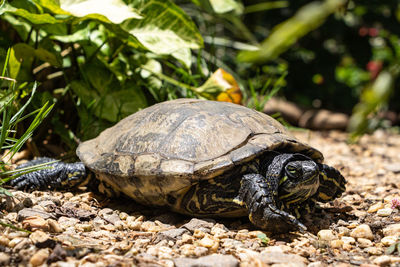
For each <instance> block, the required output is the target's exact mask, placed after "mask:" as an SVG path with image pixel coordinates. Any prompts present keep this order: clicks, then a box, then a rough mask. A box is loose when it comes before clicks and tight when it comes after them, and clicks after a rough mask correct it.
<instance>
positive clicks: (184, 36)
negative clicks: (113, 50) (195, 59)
mask: <svg viewBox="0 0 400 267" xmlns="http://www.w3.org/2000/svg"><path fill="white" fill-rule="evenodd" d="M143 2H144V4H143V5H142V6H141V8H139V10H140V12H141V14H143V15H144V19H142V20H132V21H130V23H128V24H127V25H124V28H125V29H126V30H127V31H129V33H131V34H132V35H133V36H134V37H136V38H137V39H138V40H139V42H140V43H142V44H143V46H145V47H146V48H147V49H149V50H150V51H151V52H153V53H155V54H161V55H162V54H164V55H165V54H172V53H174V52H177V51H179V50H181V49H188V48H190V49H199V48H201V47H202V46H203V39H202V37H201V35H200V33H199V31H198V29H197V27H196V25H195V24H194V23H193V21H192V20H191V19H190V18H189V17H188V16H187V15H186V14H185V13H184V12H183V10H182V9H180V8H179V7H178V6H176V5H175V4H174V3H172V2H171V1H169V0H163V1H161V0H146V1H143Z"/></svg>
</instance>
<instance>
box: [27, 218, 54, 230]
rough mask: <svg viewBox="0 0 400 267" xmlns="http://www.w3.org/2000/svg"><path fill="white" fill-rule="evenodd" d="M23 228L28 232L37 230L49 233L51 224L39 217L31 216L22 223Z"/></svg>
mask: <svg viewBox="0 0 400 267" xmlns="http://www.w3.org/2000/svg"><path fill="white" fill-rule="evenodd" d="M22 227H24V228H25V229H27V230H31V231H36V230H43V231H49V229H50V227H49V223H48V222H47V221H46V220H45V219H43V218H42V217H39V216H31V217H27V218H25V219H24V220H23V221H22Z"/></svg>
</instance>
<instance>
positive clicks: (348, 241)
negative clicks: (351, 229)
mask: <svg viewBox="0 0 400 267" xmlns="http://www.w3.org/2000/svg"><path fill="white" fill-rule="evenodd" d="M341 240H342V241H343V242H344V243H345V244H355V243H356V240H355V239H354V238H353V237H350V236H342V237H341Z"/></svg>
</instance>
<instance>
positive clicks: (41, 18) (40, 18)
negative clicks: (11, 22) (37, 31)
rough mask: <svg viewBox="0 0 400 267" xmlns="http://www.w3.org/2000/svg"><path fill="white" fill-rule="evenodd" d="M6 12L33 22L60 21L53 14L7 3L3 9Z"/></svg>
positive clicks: (48, 22) (50, 22) (52, 22)
mask: <svg viewBox="0 0 400 267" xmlns="http://www.w3.org/2000/svg"><path fill="white" fill-rule="evenodd" d="M3 11H4V12H6V13H10V14H13V15H15V16H18V17H22V18H24V19H26V20H28V21H29V22H31V23H32V24H55V23H60V21H59V20H57V19H56V18H54V17H53V16H51V15H50V14H35V13H31V12H29V11H27V10H26V9H22V8H15V7H13V6H11V5H9V4H6V5H5V6H4V9H3Z"/></svg>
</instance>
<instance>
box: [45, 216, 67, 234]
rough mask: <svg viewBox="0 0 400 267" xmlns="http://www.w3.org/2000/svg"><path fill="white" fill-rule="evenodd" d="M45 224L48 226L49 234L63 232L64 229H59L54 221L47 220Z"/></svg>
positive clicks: (58, 225)
mask: <svg viewBox="0 0 400 267" xmlns="http://www.w3.org/2000/svg"><path fill="white" fill-rule="evenodd" d="M47 223H48V224H49V227H50V232H52V233H62V232H64V229H63V228H62V227H61V225H60V224H59V223H58V222H57V221H56V220H53V219H47Z"/></svg>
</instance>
